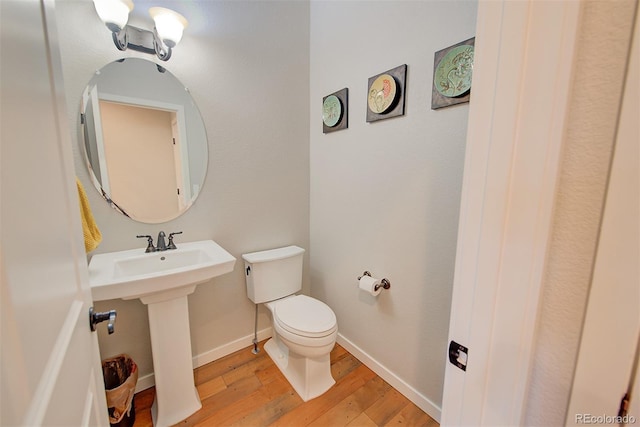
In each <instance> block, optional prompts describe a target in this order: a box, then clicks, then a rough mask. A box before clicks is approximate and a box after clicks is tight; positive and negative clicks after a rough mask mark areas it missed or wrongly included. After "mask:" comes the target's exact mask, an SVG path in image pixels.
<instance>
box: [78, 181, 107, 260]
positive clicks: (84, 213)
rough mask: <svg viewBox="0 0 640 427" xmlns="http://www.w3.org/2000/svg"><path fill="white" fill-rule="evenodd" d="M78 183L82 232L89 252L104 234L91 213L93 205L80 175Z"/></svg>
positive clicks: (85, 247)
mask: <svg viewBox="0 0 640 427" xmlns="http://www.w3.org/2000/svg"><path fill="white" fill-rule="evenodd" d="M76 185H77V186H78V199H79V202H80V219H81V220H82V234H83V235H84V249H85V251H86V252H87V253H89V252H91V251H92V250H94V249H95V248H97V247H98V245H99V244H100V242H101V241H102V234H100V230H99V229H98V226H97V225H96V222H95V220H94V219H93V214H92V213H91V206H89V200H88V199H87V194H86V193H85V192H84V188H83V187H82V184H81V183H80V180H79V179H78V177H76Z"/></svg>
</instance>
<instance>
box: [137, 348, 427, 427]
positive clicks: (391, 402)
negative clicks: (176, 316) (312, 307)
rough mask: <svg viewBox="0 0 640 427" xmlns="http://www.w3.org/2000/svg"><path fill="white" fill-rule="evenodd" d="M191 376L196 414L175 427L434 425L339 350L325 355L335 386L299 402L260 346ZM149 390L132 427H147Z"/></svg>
mask: <svg viewBox="0 0 640 427" xmlns="http://www.w3.org/2000/svg"><path fill="white" fill-rule="evenodd" d="M259 345H260V353H258V354H257V355H254V354H253V353H251V350H250V348H247V349H243V350H240V351H238V352H236V353H233V354H230V355H228V356H225V357H223V358H221V359H219V360H216V361H214V362H211V363H209V364H207V365H204V366H201V367H199V368H197V369H196V370H195V371H194V376H195V383H196V387H197V388H198V393H199V394H200V399H201V400H202V409H200V410H199V411H198V412H196V413H195V414H193V415H192V416H190V417H189V418H187V419H186V420H184V421H182V422H181V423H179V424H177V425H178V426H216V427H217V426H246V427H261V426H292V427H302V426H320V427H337V426H350V427H360V426H362V427H364V426H367V427H369V426H400V425H402V426H429V427H436V426H438V423H437V422H436V421H435V420H433V418H431V417H430V416H428V415H427V414H426V413H424V412H423V411H422V410H421V409H420V408H418V407H417V406H416V405H414V404H413V403H412V402H410V401H409V400H408V399H407V398H406V397H404V396H403V395H401V394H400V393H398V392H397V391H396V390H395V389H393V388H392V387H391V386H390V385H389V384H388V383H386V382H385V381H383V380H382V379H381V378H380V377H379V376H377V375H376V374H375V373H374V372H373V371H371V370H370V369H369V368H367V367H366V366H365V365H363V364H362V363H361V362H360V361H359V360H358V359H356V358H355V357H353V355H351V354H350V353H349V352H347V351H346V350H345V349H344V348H342V347H341V346H339V345H337V344H336V346H335V348H334V349H333V351H332V352H331V373H332V375H333V378H335V380H336V384H335V385H334V386H333V387H332V388H331V389H330V390H329V391H327V392H326V393H324V394H323V395H322V396H320V397H317V398H315V399H312V400H310V401H309V402H303V401H302V399H300V397H299V396H298V395H297V394H296V392H295V391H294V390H293V388H292V387H291V386H290V385H289V383H288V382H287V380H286V379H285V378H284V376H283V375H282V373H281V372H280V371H279V370H278V368H277V367H276V365H275V364H274V363H273V362H272V361H271V359H270V358H269V356H268V355H267V353H266V351H264V349H263V348H262V347H263V345H264V342H261V343H260V344H259ZM154 396H155V389H154V388H150V389H147V390H144V391H141V392H140V393H138V394H136V397H135V410H136V422H135V427H147V426H149V427H150V426H152V423H151V404H152V403H153V398H154Z"/></svg>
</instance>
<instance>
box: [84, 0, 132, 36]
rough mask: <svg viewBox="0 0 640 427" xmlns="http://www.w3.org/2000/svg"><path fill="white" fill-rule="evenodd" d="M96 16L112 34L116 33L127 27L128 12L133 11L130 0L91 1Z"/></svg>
mask: <svg viewBox="0 0 640 427" xmlns="http://www.w3.org/2000/svg"><path fill="white" fill-rule="evenodd" d="M93 5H94V6H95V8H96V12H98V16H99V17H100V19H101V20H102V22H104V24H105V25H106V26H107V28H109V29H110V30H111V31H113V32H118V31H120V30H122V29H123V28H124V26H125V25H127V21H128V20H129V12H131V11H132V10H133V2H132V1H131V0H93Z"/></svg>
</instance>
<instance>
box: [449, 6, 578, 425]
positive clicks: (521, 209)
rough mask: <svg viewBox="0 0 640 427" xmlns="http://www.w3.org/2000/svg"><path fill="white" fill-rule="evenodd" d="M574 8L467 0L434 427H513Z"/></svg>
mask: <svg viewBox="0 0 640 427" xmlns="http://www.w3.org/2000/svg"><path fill="white" fill-rule="evenodd" d="M580 11H581V5H580V2H574V1H563V2H540V1H537V0H526V1H518V2H514V1H510V0H499V1H480V2H479V5H478V20H477V29H476V46H475V64H474V76H473V96H472V101H471V103H470V109H469V124H468V132H467V144H466V153H465V167H464V178H463V187H462V200H461V207H460V220H459V228H458V247H457V253H456V267H455V276H454V286H453V296H452V307H451V318H450V329H449V340H450V341H451V340H453V341H456V342H458V343H460V344H462V345H463V346H465V347H467V348H468V358H467V367H466V371H463V370H461V369H459V368H458V367H456V366H454V365H453V364H450V363H447V365H446V368H445V385H444V393H443V408H442V425H521V424H522V422H523V414H524V405H525V397H526V392H527V387H528V382H529V376H530V372H531V368H532V361H533V360H532V359H533V353H534V349H535V347H534V339H535V327H536V323H537V317H538V307H539V301H540V294H541V289H542V281H543V272H544V267H545V261H546V256H547V251H548V242H549V237H550V234H551V226H552V213H553V207H554V206H553V202H554V197H555V193H556V187H557V181H558V176H559V163H560V155H561V151H562V145H563V138H564V132H565V122H566V118H567V115H568V111H569V95H570V88H571V78H572V75H573V65H574V57H575V50H576V40H577V30H578V24H579V18H580ZM542 64H544V66H543V65H542Z"/></svg>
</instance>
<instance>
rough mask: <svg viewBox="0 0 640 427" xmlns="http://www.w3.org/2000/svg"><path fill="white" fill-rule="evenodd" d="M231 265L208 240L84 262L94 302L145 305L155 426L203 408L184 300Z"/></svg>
mask: <svg viewBox="0 0 640 427" xmlns="http://www.w3.org/2000/svg"><path fill="white" fill-rule="evenodd" d="M235 262H236V259H235V258H234V257H233V256H232V255H231V254H230V253H229V252H227V251H225V250H224V249H223V248H221V247H220V246H219V245H218V244H217V243H216V242H214V241H213V240H203V241H200V242H191V243H181V244H179V245H178V248H177V249H171V250H168V251H162V252H151V253H145V252H144V249H133V250H128V251H120V252H112V253H106V254H98V255H94V256H93V257H92V258H91V261H90V262H89V284H90V285H91V293H92V294H93V299H94V301H102V300H109V299H118V298H121V299H125V300H126V299H133V298H140V301H142V303H143V304H146V305H147V312H148V316H149V334H150V336H151V353H152V356H153V370H154V379H155V387H156V393H155V398H154V402H153V405H152V407H151V416H152V418H153V425H154V426H155V427H168V426H172V425H174V424H177V423H179V422H180V421H182V420H184V419H185V418H187V417H188V416H190V415H191V414H193V413H194V412H196V411H197V410H199V409H200V408H201V407H202V404H201V403H200V397H199V395H198V391H197V390H196V387H195V384H194V380H193V378H194V377H193V359H192V354H191V333H190V326H189V304H188V299H187V296H188V295H189V294H190V293H192V292H193V291H195V288H196V285H198V284H199V283H203V282H206V281H208V280H209V279H211V278H213V277H216V276H220V275H222V274H225V273H229V272H231V271H232V270H233V266H234V264H235ZM116 329H119V328H116Z"/></svg>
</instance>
